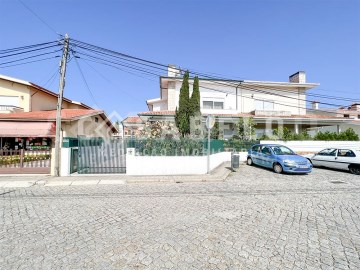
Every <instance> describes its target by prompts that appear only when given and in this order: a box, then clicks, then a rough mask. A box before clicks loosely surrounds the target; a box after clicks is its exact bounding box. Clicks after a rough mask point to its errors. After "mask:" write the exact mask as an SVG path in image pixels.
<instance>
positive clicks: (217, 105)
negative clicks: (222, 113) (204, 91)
mask: <svg viewBox="0 0 360 270" xmlns="http://www.w3.org/2000/svg"><path fill="white" fill-rule="evenodd" d="M214 109H217V110H222V109H224V102H214Z"/></svg>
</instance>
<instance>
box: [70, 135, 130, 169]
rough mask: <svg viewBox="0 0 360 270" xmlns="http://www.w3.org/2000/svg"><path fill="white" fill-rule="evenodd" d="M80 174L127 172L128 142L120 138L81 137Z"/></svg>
mask: <svg viewBox="0 0 360 270" xmlns="http://www.w3.org/2000/svg"><path fill="white" fill-rule="evenodd" d="M78 145H79V152H78V164H77V166H78V168H77V171H78V173H79V174H98V173H125V172H126V143H125V142H124V141H123V140H120V139H113V138H109V139H105V138H81V137H80V138H79V142H78Z"/></svg>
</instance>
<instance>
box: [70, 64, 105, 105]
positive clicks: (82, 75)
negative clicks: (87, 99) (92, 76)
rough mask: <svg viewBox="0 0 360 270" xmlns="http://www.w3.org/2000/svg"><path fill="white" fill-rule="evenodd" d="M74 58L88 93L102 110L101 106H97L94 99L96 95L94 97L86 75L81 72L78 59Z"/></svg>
mask: <svg viewBox="0 0 360 270" xmlns="http://www.w3.org/2000/svg"><path fill="white" fill-rule="evenodd" d="M74 58H75V63H76V65H77V67H78V69H79V71H80V74H81V77H82V79H83V82H84V84H85V86H86V88H87V90H88V92H89V93H90V96H91V99H92V101H93V102H94V104H95V105H96V106H97V107H98V108H100V106H99V105H98V104H97V102H96V100H95V97H94V95H93V93H92V91H91V89H90V87H89V84H88V83H87V81H86V79H85V76H84V73H83V72H82V70H81V67H80V65H79V62H78V60H77V59H76V57H74Z"/></svg>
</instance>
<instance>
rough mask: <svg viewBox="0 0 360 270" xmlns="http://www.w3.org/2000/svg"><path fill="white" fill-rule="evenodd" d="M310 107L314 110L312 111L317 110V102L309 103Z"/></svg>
mask: <svg viewBox="0 0 360 270" xmlns="http://www.w3.org/2000/svg"><path fill="white" fill-rule="evenodd" d="M311 105H312V106H311V107H312V108H313V109H314V110H318V109H319V101H313V102H312V103H311Z"/></svg>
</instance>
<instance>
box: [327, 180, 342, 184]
mask: <svg viewBox="0 0 360 270" xmlns="http://www.w3.org/2000/svg"><path fill="white" fill-rule="evenodd" d="M330 183H332V184H346V182H344V181H339V180H335V181H330Z"/></svg>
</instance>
